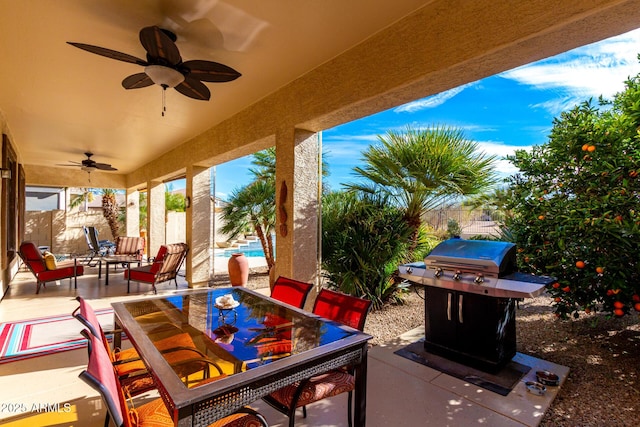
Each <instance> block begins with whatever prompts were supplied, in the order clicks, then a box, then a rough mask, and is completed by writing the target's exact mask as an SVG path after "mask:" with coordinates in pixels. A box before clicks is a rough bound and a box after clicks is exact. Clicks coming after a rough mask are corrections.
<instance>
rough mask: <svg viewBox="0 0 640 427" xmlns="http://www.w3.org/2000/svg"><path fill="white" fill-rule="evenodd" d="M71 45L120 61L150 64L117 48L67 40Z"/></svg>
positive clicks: (143, 64)
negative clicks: (112, 48)
mask: <svg viewBox="0 0 640 427" xmlns="http://www.w3.org/2000/svg"><path fill="white" fill-rule="evenodd" d="M67 43H68V44H70V45H71V46H75V47H77V48H79V49H82V50H86V51H87V52H91V53H95V54H96V55H100V56H106V57H107V58H111V59H116V60H118V61H123V62H130V63H132V64H138V65H142V66H146V65H149V64H148V63H147V61H145V60H143V59H140V58H136V57H135V56H133V55H129V54H126V53H122V52H118V51H117V50H111V49H107V48H106V47H100V46H93V45H90V44H84V43H75V42H67Z"/></svg>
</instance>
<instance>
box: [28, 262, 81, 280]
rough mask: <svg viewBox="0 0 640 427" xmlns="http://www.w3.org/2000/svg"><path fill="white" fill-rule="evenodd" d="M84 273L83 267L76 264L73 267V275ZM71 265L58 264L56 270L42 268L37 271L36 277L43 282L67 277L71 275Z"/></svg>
mask: <svg viewBox="0 0 640 427" xmlns="http://www.w3.org/2000/svg"><path fill="white" fill-rule="evenodd" d="M83 274H84V267H83V266H81V265H78V266H76V267H75V275H76V276H82V275H83ZM73 276H74V273H73V265H72V266H71V267H62V268H60V266H58V269H57V270H43V271H41V272H40V273H38V279H39V280H41V281H43V282H51V281H53V280H60V279H66V278H68V277H73Z"/></svg>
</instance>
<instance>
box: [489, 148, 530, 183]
mask: <svg viewBox="0 0 640 427" xmlns="http://www.w3.org/2000/svg"><path fill="white" fill-rule="evenodd" d="M477 144H478V149H479V150H480V151H483V152H484V153H485V154H487V155H490V156H496V157H497V160H496V162H495V163H494V170H495V172H497V173H498V174H499V175H501V176H508V175H513V174H514V173H516V172H518V169H517V168H516V167H515V166H514V165H513V164H512V163H511V162H510V161H508V160H506V157H507V156H509V155H513V154H514V153H515V152H516V150H526V151H530V150H531V146H513V145H505V144H503V143H500V142H494V141H481V142H477Z"/></svg>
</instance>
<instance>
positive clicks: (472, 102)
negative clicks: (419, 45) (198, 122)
mask: <svg viewBox="0 0 640 427" xmlns="http://www.w3.org/2000/svg"><path fill="white" fill-rule="evenodd" d="M638 53H640V30H635V31H632V32H629V33H626V34H623V35H620V36H617V37H614V38H611V39H607V40H604V41H601V42H598V43H594V44H591V45H587V46H583V47H580V48H577V49H574V50H571V51H569V52H566V53H563V54H561V55H557V56H555V57H551V58H547V59H544V60H541V61H538V62H535V63H532V64H529V65H525V66H522V67H519V68H516V69H513V70H510V71H507V72H504V73H501V74H499V75H496V76H492V77H488V78H485V79H482V80H479V81H476V82H473V83H469V84H466V85H464V86H461V87H458V88H455V89H451V90H449V91H446V92H443V93H440V94H437V95H434V96H430V97H428V98H424V99H420V100H416V101H414V102H411V103H409V104H405V105H402V106H398V107H396V108H392V109H390V110H387V111H384V112H381V113H378V114H374V115H372V116H369V117H366V118H363V119H360V120H357V121H354V122H350V123H346V124H344V125H340V126H338V127H335V128H332V129H328V130H325V131H324V132H323V133H322V143H323V151H324V153H325V154H326V157H325V162H326V163H327V164H328V165H329V171H330V176H329V177H328V178H327V179H326V181H327V182H328V184H329V185H330V187H331V189H334V190H338V189H340V188H341V184H342V183H346V182H352V181H354V180H355V177H354V175H353V173H352V169H353V167H354V166H356V165H357V164H360V159H361V158H362V156H361V153H362V152H363V151H364V150H366V149H367V148H368V147H369V146H370V145H371V144H373V143H375V142H376V141H377V138H378V135H384V134H385V133H386V132H387V131H389V130H396V131H398V130H402V129H405V128H406V127H407V125H411V126H412V127H414V128H425V127H433V126H434V125H440V126H450V127H455V128H458V129H462V131H463V133H464V135H465V137H466V138H467V139H470V140H472V141H475V142H477V143H478V145H479V147H480V149H481V150H482V151H484V152H485V153H487V154H492V155H496V156H497V157H499V158H503V157H504V156H506V155H508V154H512V153H513V152H514V150H515V149H528V148H530V147H531V146H533V145H540V144H543V143H545V142H546V141H547V136H548V134H549V131H550V130H551V126H552V122H553V119H554V117H557V116H558V115H559V114H560V113H561V112H562V111H565V110H568V109H570V108H571V107H573V106H574V105H576V104H578V103H580V102H582V101H585V100H588V99H589V98H594V100H597V98H598V97H599V96H600V95H603V96H604V97H607V98H610V97H612V96H613V95H614V94H615V93H616V92H619V91H622V90H623V89H624V81H625V80H626V79H627V78H628V77H629V76H635V75H636V74H638V73H640V64H639V63H638V59H637V56H638ZM251 160H252V158H251V156H248V157H244V158H241V159H237V160H234V161H231V162H227V163H225V164H222V165H218V166H217V167H216V195H217V196H218V197H220V198H222V199H226V198H227V197H228V195H229V194H230V193H231V192H232V191H233V190H234V189H237V188H238V187H240V186H242V185H246V184H248V183H249V182H250V181H251V178H252V177H251V174H250V173H249V170H248V169H249V168H250V167H251ZM496 171H497V172H498V173H500V174H501V175H504V176H506V175H509V174H511V173H514V172H515V169H514V168H513V166H512V165H511V164H510V163H509V162H508V161H506V160H499V161H498V162H497V164H496Z"/></svg>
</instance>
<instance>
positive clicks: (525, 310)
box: [213, 269, 640, 427]
mask: <svg viewBox="0 0 640 427" xmlns="http://www.w3.org/2000/svg"><path fill="white" fill-rule="evenodd" d="M265 270H266V269H253V270H252V271H251V274H250V278H249V284H248V285H247V286H248V287H249V288H252V289H257V288H262V287H267V286H269V278H268V275H267V274H266V271H265ZM213 284H214V285H225V284H228V276H227V275H225V274H221V275H219V276H216V278H215V279H214V283H213ZM422 295H423V291H422V289H420V288H419V287H418V288H417V289H415V290H413V289H412V290H411V292H409V293H408V294H407V298H406V303H405V304H404V305H401V306H387V307H384V308H383V309H381V310H377V311H373V312H371V313H370V314H369V316H368V317H367V323H366V325H365V332H367V333H368V334H370V335H372V336H373V337H374V338H373V339H372V340H371V344H372V345H378V344H380V343H382V342H385V341H388V340H390V339H392V338H395V337H396V336H398V335H400V334H402V333H404V332H406V331H409V330H411V329H413V328H415V327H417V326H421V325H423V324H424V301H423V299H422ZM551 304H552V300H551V298H550V297H548V296H546V295H542V296H540V297H537V298H531V299H526V300H524V301H523V302H521V303H520V304H519V308H518V309H517V314H516V316H517V317H516V319H517V320H516V325H517V340H518V348H517V349H518V351H519V352H521V353H525V354H529V355H532V356H535V357H539V358H541V359H544V360H548V361H551V362H554V363H558V364H560V365H564V366H568V367H569V368H570V372H569V376H568V378H567V380H566V381H565V383H564V384H563V386H562V388H561V389H560V393H558V396H557V397H556V399H555V400H554V402H553V403H552V405H551V407H550V408H549V410H548V411H547V413H546V414H545V416H544V418H543V419H542V422H541V424H540V425H541V426H545V427H551V426H559V427H576V426H580V427H601V426H616V427H617V426H620V427H623V426H624V427H627V426H634V425H640V385H639V380H640V317H639V316H638V313H635V312H634V313H633V314H632V315H629V316H625V317H624V318H622V319H610V318H607V316H605V315H603V314H590V315H586V314H583V315H582V316H581V317H580V318H579V319H577V320H571V321H562V320H558V319H557V318H556V317H555V315H554V314H553V312H552V307H551Z"/></svg>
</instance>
